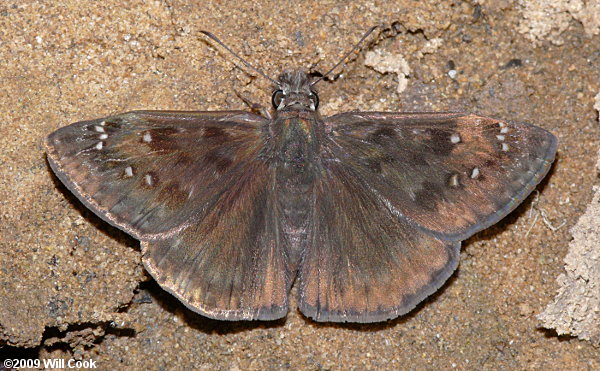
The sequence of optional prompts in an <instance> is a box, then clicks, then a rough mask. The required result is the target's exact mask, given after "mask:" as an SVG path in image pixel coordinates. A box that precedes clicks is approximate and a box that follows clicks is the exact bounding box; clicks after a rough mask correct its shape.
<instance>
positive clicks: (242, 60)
mask: <svg viewBox="0 0 600 371" xmlns="http://www.w3.org/2000/svg"><path fill="white" fill-rule="evenodd" d="M200 32H202V33H203V34H205V35H206V36H208V37H210V38H211V39H212V40H213V41H216V42H217V43H219V45H221V46H222V47H224V48H225V49H226V50H227V51H228V52H230V53H231V54H233V56H234V57H236V58H237V59H239V60H240V61H241V62H242V63H243V64H244V65H245V66H246V67H248V68H250V69H251V70H254V71H256V72H258V73H259V74H260V75H261V76H262V77H264V78H266V79H267V80H269V81H271V82H272V83H273V84H275V85H277V86H279V82H278V81H276V80H274V79H272V78H270V77H269V76H267V74H266V73H264V72H263V71H261V70H259V69H258V68H256V67H254V66H253V65H251V64H250V63H248V62H246V60H245V59H244V58H242V57H240V56H239V55H238V54H237V53H236V52H234V51H233V50H231V48H230V47H228V46H227V45H225V43H224V42H222V41H221V40H219V38H218V37H216V36H215V35H213V34H212V33H210V32H208V31H200ZM361 41H362V40H361Z"/></svg>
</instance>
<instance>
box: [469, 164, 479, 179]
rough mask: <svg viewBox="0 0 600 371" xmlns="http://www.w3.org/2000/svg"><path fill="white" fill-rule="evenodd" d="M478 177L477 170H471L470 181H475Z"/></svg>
mask: <svg viewBox="0 0 600 371" xmlns="http://www.w3.org/2000/svg"><path fill="white" fill-rule="evenodd" d="M478 176H479V168H476V167H474V168H473V170H471V175H470V177H471V179H477V177H478Z"/></svg>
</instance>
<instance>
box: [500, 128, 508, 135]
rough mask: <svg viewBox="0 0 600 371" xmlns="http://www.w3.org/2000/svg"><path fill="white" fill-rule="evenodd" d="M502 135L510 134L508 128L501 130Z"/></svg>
mask: <svg viewBox="0 0 600 371" xmlns="http://www.w3.org/2000/svg"><path fill="white" fill-rule="evenodd" d="M500 133H502V134H506V133H508V128H507V127H503V128H502V129H500Z"/></svg>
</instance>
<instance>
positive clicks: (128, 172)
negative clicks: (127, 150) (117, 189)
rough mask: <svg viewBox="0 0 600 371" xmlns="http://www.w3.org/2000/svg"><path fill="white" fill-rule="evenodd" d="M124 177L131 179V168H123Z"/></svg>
mask: <svg viewBox="0 0 600 371" xmlns="http://www.w3.org/2000/svg"><path fill="white" fill-rule="evenodd" d="M125 175H126V176H127V177H132V176H133V168H132V167H131V166H127V167H126V168H125Z"/></svg>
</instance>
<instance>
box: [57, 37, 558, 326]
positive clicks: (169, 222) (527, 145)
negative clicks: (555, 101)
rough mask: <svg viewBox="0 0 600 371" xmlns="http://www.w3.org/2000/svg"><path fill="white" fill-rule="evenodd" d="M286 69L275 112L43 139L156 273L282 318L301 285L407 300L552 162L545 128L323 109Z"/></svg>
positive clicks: (308, 305)
mask: <svg viewBox="0 0 600 371" xmlns="http://www.w3.org/2000/svg"><path fill="white" fill-rule="evenodd" d="M371 31H372V30H370V31H369V33H370V32H371ZM205 34H207V35H209V36H211V35H212V34H209V33H205ZM367 35H368V34H366V35H365V36H364V37H363V39H364V38H365V37H366V36H367ZM211 38H213V39H216V37H214V35H212V36H211ZM363 39H361V41H362V40H363ZM216 40H217V41H218V42H219V43H221V42H220V41H219V40H218V39H216ZM359 43H360V42H359ZM357 45H358V44H357ZM355 48H356V47H355ZM228 50H230V49H228ZM353 50H354V49H353ZM232 53H233V52H232ZM234 55H235V53H234ZM236 56H237V55H236ZM244 63H246V64H247V62H245V61H244ZM338 64H339V63H338ZM247 65H248V64H247ZM250 67H251V66H250ZM336 67H337V65H336ZM252 68H253V67H252ZM334 68H335V67H334ZM332 70H333V69H332ZM259 72H261V71H259ZM261 73H262V72H261ZM267 78H268V77H267ZM272 81H274V83H275V87H276V88H275V91H274V93H273V96H272V103H273V107H274V110H275V115H274V117H272V118H271V117H266V116H264V115H259V114H255V113H251V112H245V111H206V112H202V111H199V112H196V111H189V112H185V111H134V112H128V113H123V114H118V115H114V116H109V117H105V118H101V119H96V120H90V121H82V122H78V123H74V124H72V125H69V126H66V127H63V128H60V129H58V130H56V131H55V132H53V133H52V134H50V135H49V136H48V137H47V140H46V151H47V158H48V162H49V165H50V167H51V168H52V170H53V171H54V173H55V174H56V176H57V177H58V178H59V179H60V180H61V181H62V182H63V183H64V184H65V185H66V187H67V188H68V189H69V190H70V191H71V192H72V193H73V194H75V196H77V198H78V199H79V200H80V201H81V202H82V203H83V204H84V205H85V206H87V207H88V208H89V209H90V210H92V211H93V212H94V213H95V214H97V215H98V216H99V217H100V218H102V219H103V220H105V221H106V222H108V223H109V224H111V225H113V226H115V227H117V228H120V229H122V230H123V231H125V232H127V233H128V234H130V235H132V236H133V237H135V238H137V239H139V240H140V241H141V250H142V259H143V263H144V265H145V267H146V269H147V271H148V272H149V273H150V274H151V275H152V277H154V279H156V281H157V282H158V283H159V284H160V285H161V286H162V287H163V288H164V289H165V290H167V291H168V292H170V293H172V294H173V295H174V296H176V297H177V298H178V299H179V300H180V301H181V302H182V303H183V304H185V305H186V306H187V307H188V308H190V309H191V310H193V311H195V312H197V313H200V314H201V315H204V316H207V317H210V318H214V319H219V320H274V319H278V318H282V317H284V316H286V314H287V312H288V310H289V298H288V294H289V292H290V290H291V287H292V284H293V283H294V282H296V285H297V292H298V297H297V303H298V307H299V310H300V311H301V312H302V313H303V314H304V315H305V316H307V317H310V318H312V319H313V320H315V321H325V322H378V321H384V320H388V319H392V318H395V317H397V316H400V315H402V314H405V313H407V312H409V311H410V310H412V309H413V308H414V307H415V306H416V305H417V304H418V303H419V302H421V301H422V300H423V299H425V298H426V297H427V296H429V295H431V294H432V293H433V292H435V291H436V290H437V289H438V288H440V286H442V284H443V283H444V282H445V281H446V280H447V279H448V278H449V277H450V276H451V275H452V273H453V272H454V270H455V269H456V267H457V265H458V261H459V252H460V242H461V241H462V240H464V239H466V238H468V237H469V236H471V235H473V234H474V233H476V232H478V231H480V230H482V229H485V228H487V227H489V226H490V225H492V224H494V223H496V222H498V221H499V220H500V219H502V218H503V217H504V216H506V215H507V214H508V213H509V212H511V211H512V210H513V209H515V207H517V205H519V204H520V203H521V202H522V201H523V200H524V199H525V197H526V196H527V195H528V194H529V193H530V192H531V191H532V190H533V189H534V187H535V186H536V185H537V184H538V183H539V182H540V181H541V180H542V179H543V178H544V177H545V175H546V173H547V172H548V170H549V168H550V165H551V163H552V162H553V160H554V156H555V152H556V148H557V140H556V138H555V137H554V136H553V135H552V134H551V133H549V132H548V131H546V130H544V129H541V128H539V127H537V126H533V125H529V124H524V123H517V122H508V121H502V120H497V119H492V118H488V117H482V116H478V115H474V114H467V113H455V112H445V113H434V112H414V113H395V112H358V111H351V112H345V113H339V114H335V115H333V116H330V117H322V116H321V115H320V114H319V112H318V105H319V100H318V95H317V92H316V90H315V88H314V84H315V83H316V81H315V79H314V78H313V77H311V76H309V75H307V74H305V73H304V72H301V71H289V72H285V73H283V74H282V75H281V76H280V77H279V78H278V79H277V80H272ZM317 81H318V80H317Z"/></svg>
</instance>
